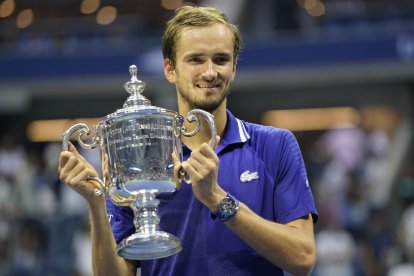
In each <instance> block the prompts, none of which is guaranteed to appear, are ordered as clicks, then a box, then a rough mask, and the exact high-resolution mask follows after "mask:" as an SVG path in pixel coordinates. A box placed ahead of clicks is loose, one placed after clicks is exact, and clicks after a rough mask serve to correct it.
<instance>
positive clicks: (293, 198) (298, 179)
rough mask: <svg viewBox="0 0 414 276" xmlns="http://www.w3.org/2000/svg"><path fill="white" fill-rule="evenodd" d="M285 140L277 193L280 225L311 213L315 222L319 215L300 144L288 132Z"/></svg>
mask: <svg viewBox="0 0 414 276" xmlns="http://www.w3.org/2000/svg"><path fill="white" fill-rule="evenodd" d="M282 137H283V141H282V147H280V155H279V158H280V160H279V162H278V169H277V175H276V185H275V194H274V198H275V204H274V212H275V214H276V218H277V222H279V223H283V224H286V223H288V222H290V221H293V220H296V219H299V218H301V217H303V216H306V215H307V214H309V213H311V214H312V216H313V219H314V222H316V220H317V218H318V214H317V211H316V207H315V202H314V199H313V195H312V191H311V189H310V187H309V181H308V178H307V174H306V169H305V164H304V161H303V157H302V153H301V151H300V148H299V145H298V142H297V140H296V138H295V137H294V135H293V134H292V132H290V131H287V130H286V131H284V133H283V135H282Z"/></svg>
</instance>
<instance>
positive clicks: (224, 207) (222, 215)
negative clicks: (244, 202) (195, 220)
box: [211, 193, 240, 221]
mask: <svg viewBox="0 0 414 276" xmlns="http://www.w3.org/2000/svg"><path fill="white" fill-rule="evenodd" d="M239 207H240V202H239V201H238V200H237V199H236V198H235V197H234V196H232V195H231V194H230V193H227V196H226V197H225V198H223V199H222V200H221V201H220V203H219V205H218V211H217V212H213V211H212V212H211V217H212V218H213V219H217V218H218V219H220V220H221V221H226V220H228V219H230V218H231V217H233V216H234V215H235V214H236V213H237V210H239Z"/></svg>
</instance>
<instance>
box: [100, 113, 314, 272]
mask: <svg viewBox="0 0 414 276" xmlns="http://www.w3.org/2000/svg"><path fill="white" fill-rule="evenodd" d="M216 153H217V155H218V157H219V158H220V167H219V173H218V183H219V185H220V186H221V187H222V188H223V189H224V190H225V191H227V192H229V193H231V194H232V195H233V196H234V197H236V198H237V199H238V200H240V201H241V202H243V203H244V204H246V205H247V206H248V207H249V208H250V209H251V210H252V211H253V212H255V213H256V214H258V215H259V216H261V217H263V218H265V219H267V220H270V221H274V222H277V223H282V224H286V223H288V222H290V221H293V220H295V219H298V218H301V217H303V216H306V215H307V214H309V213H311V214H312V215H313V218H314V220H316V219H317V211H316V208H315V204H314V200H313V196H312V192H311V190H310V188H309V183H308V180H307V175H306V170H305V166H304V162H303V158H302V154H301V152H300V149H299V146H298V143H297V141H296V139H295V137H294V136H293V134H292V133H291V132H290V131H288V130H285V129H278V128H274V127H268V126H262V125H257V124H251V123H247V122H244V121H242V120H239V119H237V118H236V117H234V116H233V115H232V114H231V113H230V112H229V111H227V125H226V129H225V133H224V137H222V138H221V142H220V144H219V146H218V148H217V149H216ZM189 154H190V150H189V149H188V148H187V147H184V156H185V159H186V158H188V157H189ZM159 199H160V200H161V203H160V205H159V214H160V217H161V222H160V229H161V230H163V231H166V232H169V233H171V234H173V235H175V236H177V237H178V238H180V239H181V241H182V246H183V250H182V251H181V252H180V253H178V254H176V255H173V256H170V257H167V258H162V259H157V260H149V261H141V274H142V275H163V276H164V275H197V274H198V275H283V271H282V270H281V269H280V268H278V267H276V266H274V265H273V264H271V263H270V262H268V261H267V260H266V259H264V258H262V257H261V256H259V255H258V254H257V253H256V252H255V251H254V250H253V249H252V248H251V247H250V246H248V245H247V244H246V243H245V242H244V241H242V240H241V239H240V238H239V237H238V236H237V235H236V234H235V233H234V232H232V231H231V230H230V229H229V228H227V227H226V225H225V224H224V223H222V222H221V221H218V220H213V219H212V218H211V216H210V210H209V209H208V208H207V207H205V206H204V205H203V204H201V203H200V202H199V201H198V200H197V199H196V198H195V197H194V196H193V194H192V190H191V185H186V184H183V185H182V188H181V190H180V191H176V192H174V193H171V194H163V195H162V196H160V197H159ZM107 211H108V216H109V217H110V218H111V219H110V223H111V226H112V230H113V233H114V236H115V239H116V241H117V242H118V243H119V242H120V241H121V240H122V239H124V238H125V237H127V236H128V235H130V234H132V233H134V232H135V228H134V225H133V224H132V218H133V213H132V211H131V209H130V208H126V207H120V206H116V205H114V204H112V203H111V202H110V201H109V200H107Z"/></svg>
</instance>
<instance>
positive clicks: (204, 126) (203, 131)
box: [179, 101, 227, 149]
mask: <svg viewBox="0 0 414 276" xmlns="http://www.w3.org/2000/svg"><path fill="white" fill-rule="evenodd" d="M179 111H180V114H181V115H182V116H184V120H185V122H184V126H185V127H186V129H187V131H191V130H193V129H194V127H195V124H194V123H189V122H188V121H187V118H186V117H187V113H188V112H189V111H191V110H190V109H189V108H188V107H185V108H184V107H179ZM211 114H212V115H213V116H214V122H215V124H216V131H217V135H218V136H220V137H222V135H223V134H224V129H225V128H226V123H227V114H226V104H225V101H224V102H223V104H221V105H220V106H219V107H218V108H217V109H216V110H214V111H213V112H211ZM198 119H199V122H200V131H199V132H198V133H197V134H196V135H194V136H193V137H186V136H182V139H183V142H184V144H185V145H186V146H187V147H189V148H190V149H194V148H196V147H198V146H199V145H201V144H202V143H209V141H210V139H211V129H210V126H209V124H208V123H207V121H206V120H204V119H203V118H200V117H199V118H198Z"/></svg>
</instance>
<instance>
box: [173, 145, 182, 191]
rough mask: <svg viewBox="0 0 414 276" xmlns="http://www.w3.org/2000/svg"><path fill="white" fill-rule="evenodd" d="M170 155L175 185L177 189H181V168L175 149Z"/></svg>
mask: <svg viewBox="0 0 414 276" xmlns="http://www.w3.org/2000/svg"><path fill="white" fill-rule="evenodd" d="M171 156H172V160H173V164H174V179H175V184H176V186H177V190H180V189H181V181H180V171H181V169H182V166H181V162H180V160H179V159H178V156H177V153H176V152H175V151H174V152H173V153H172V155H171Z"/></svg>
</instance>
